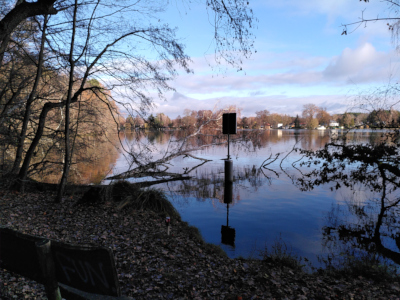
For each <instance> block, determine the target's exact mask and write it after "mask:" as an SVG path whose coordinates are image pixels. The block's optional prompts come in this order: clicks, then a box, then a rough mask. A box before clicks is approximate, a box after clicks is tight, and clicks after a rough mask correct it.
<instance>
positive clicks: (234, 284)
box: [0, 191, 400, 299]
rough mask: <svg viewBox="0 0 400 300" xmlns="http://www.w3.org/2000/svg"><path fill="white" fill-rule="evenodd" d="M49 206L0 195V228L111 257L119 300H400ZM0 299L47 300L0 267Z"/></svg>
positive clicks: (378, 287) (90, 211) (99, 209)
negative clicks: (93, 248)
mask: <svg viewBox="0 0 400 300" xmlns="http://www.w3.org/2000/svg"><path fill="white" fill-rule="evenodd" d="M78 198H79V197H78V196H71V197H67V198H64V199H63V203H62V204H55V203H53V202H52V201H53V199H54V194H52V193H25V194H19V193H17V192H9V191H0V224H1V225H7V226H9V227H10V228H13V229H16V230H18V231H20V232H23V233H29V234H33V235H38V236H42V237H48V238H51V239H56V240H61V241H64V242H69V243H72V244H96V245H101V246H106V247H109V248H111V249H112V250H113V253H114V256H115V261H116V267H117V273H118V279H119V282H120V286H121V292H122V295H125V296H131V297H133V298H134V299H400V284H399V282H397V281H390V282H388V281H387V282H379V283H376V282H374V281H372V280H369V279H367V278H364V277H362V276H359V277H357V278H335V277H332V276H329V275H328V274H325V273H323V272H322V273H315V274H307V273H304V272H302V271H299V270H296V269H291V268H289V267H284V266H280V265H277V264H273V263H267V262H263V261H259V260H239V259H229V258H228V257H227V256H226V255H224V254H223V253H221V250H220V249H219V248H218V247H213V246H210V245H208V244H206V243H204V242H203V241H202V240H201V239H199V238H198V236H197V234H196V231H195V230H193V229H192V228H190V227H189V226H188V225H187V223H185V222H180V221H178V220H172V230H171V235H169V236H168V235H167V234H166V227H165V226H164V217H163V216H161V215H158V214H156V213H154V212H151V211H137V210H131V209H129V208H125V209H123V210H121V211H117V210H116V209H115V208H114V207H113V205H112V203H105V204H100V205H97V206H77V207H74V206H73V204H74V203H75V202H76V201H77V200H78ZM0 299H47V298H46V296H45V293H44V288H43V286H42V285H40V284H38V283H36V282H34V281H31V280H29V279H27V278H24V277H22V276H19V275H18V274H14V273H11V272H8V271H7V270H5V269H2V268H0Z"/></svg>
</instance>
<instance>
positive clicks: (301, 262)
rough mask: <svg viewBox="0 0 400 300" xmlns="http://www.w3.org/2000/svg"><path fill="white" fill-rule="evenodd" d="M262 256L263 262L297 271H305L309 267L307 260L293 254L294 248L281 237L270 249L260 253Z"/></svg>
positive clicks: (266, 248)
mask: <svg viewBox="0 0 400 300" xmlns="http://www.w3.org/2000/svg"><path fill="white" fill-rule="evenodd" d="M260 255H261V257H262V261H263V262H266V263H271V264H273V265H279V266H283V267H288V268H290V269H293V270H296V271H304V267H306V266H307V264H306V263H307V259H304V258H302V257H300V256H298V255H297V254H295V253H293V250H292V248H291V247H289V246H287V245H286V243H285V242H284V241H283V240H282V237H281V236H279V238H278V239H276V240H275V241H274V244H273V245H272V246H271V248H270V249H268V247H267V246H266V247H265V249H264V250H262V251H261V252H260ZM309 266H310V264H309ZM311 268H312V267H311Z"/></svg>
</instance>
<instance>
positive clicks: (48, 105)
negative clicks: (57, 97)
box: [18, 102, 65, 192]
mask: <svg viewBox="0 0 400 300" xmlns="http://www.w3.org/2000/svg"><path fill="white" fill-rule="evenodd" d="M64 105H65V102H59V103H51V102H48V103H46V104H45V105H44V106H43V109H42V112H41V113H40V116H39V124H38V128H37V131H36V134H35V137H34V138H33V141H32V143H31V145H30V146H29V149H28V151H27V152H26V155H25V159H24V163H23V164H22V166H21V169H20V170H19V173H18V179H19V180H20V181H21V182H20V188H19V189H20V191H21V192H23V191H24V182H25V180H26V178H27V175H28V169H29V165H30V163H31V159H32V156H33V153H34V152H35V149H36V147H37V145H38V144H39V141H40V139H41V138H42V135H43V130H44V125H45V123H46V116H47V113H48V112H49V111H50V110H52V109H53V108H56V107H63V106H64Z"/></svg>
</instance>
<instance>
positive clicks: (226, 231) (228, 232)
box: [221, 160, 236, 247]
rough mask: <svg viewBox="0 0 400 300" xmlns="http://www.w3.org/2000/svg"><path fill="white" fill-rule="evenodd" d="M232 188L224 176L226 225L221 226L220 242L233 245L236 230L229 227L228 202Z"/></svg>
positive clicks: (229, 201) (230, 201)
mask: <svg viewBox="0 0 400 300" xmlns="http://www.w3.org/2000/svg"><path fill="white" fill-rule="evenodd" d="M229 161H230V162H232V161H231V160H229ZM225 162H226V161H225ZM225 166H226V165H225ZM225 171H226V170H225ZM225 174H226V173H225ZM232 189H233V185H232V181H230V180H226V177H225V190H224V203H226V204H227V206H226V226H224V225H222V226H221V243H222V244H225V245H229V246H232V247H235V237H236V230H235V228H231V227H230V226H229V204H230V203H232V197H233V193H232Z"/></svg>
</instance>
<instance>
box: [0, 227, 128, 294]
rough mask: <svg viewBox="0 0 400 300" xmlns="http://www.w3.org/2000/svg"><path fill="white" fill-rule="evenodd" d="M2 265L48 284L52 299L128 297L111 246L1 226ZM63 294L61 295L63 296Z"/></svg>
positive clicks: (0, 261) (0, 253)
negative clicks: (122, 291)
mask: <svg viewBox="0 0 400 300" xmlns="http://www.w3.org/2000/svg"><path fill="white" fill-rule="evenodd" d="M0 266H1V267H2V268H5V269H7V270H9V271H12V272H15V273H18V274H20V275H22V276H25V277H28V278H30V279H33V280H35V281H37V282H39V283H42V284H44V285H45V289H46V294H47V297H48V299H49V300H61V299H62V298H63V299H68V300H69V299H72V300H75V299H76V300H83V299H88V300H89V299H90V300H92V299H93V300H94V299H98V300H111V299H112V300H117V299H118V300H128V299H133V298H131V297H126V296H121V295H120V288H119V284H118V278H117V272H116V269H115V261H114V256H113V254H112V251H111V249H109V248H105V247H92V246H84V245H71V244H67V243H62V242H59V241H55V240H50V239H46V238H43V237H37V236H33V235H29V234H23V233H20V232H17V231H15V230H13V229H10V228H7V227H5V226H0ZM61 295H62V296H61Z"/></svg>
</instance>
